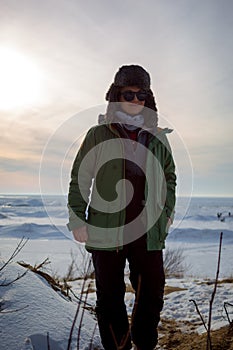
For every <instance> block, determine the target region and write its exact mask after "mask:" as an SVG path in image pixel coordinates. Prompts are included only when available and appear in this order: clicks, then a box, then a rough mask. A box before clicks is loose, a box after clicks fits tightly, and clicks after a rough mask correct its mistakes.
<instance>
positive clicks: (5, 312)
mask: <svg viewBox="0 0 233 350" xmlns="http://www.w3.org/2000/svg"><path fill="white" fill-rule="evenodd" d="M27 307H29V305H26V306H24V307H21V308H20V309H15V310H9V311H4V310H5V309H2V310H0V313H1V314H12V313H13V312H18V311H22V310H24V309H26V308H27Z"/></svg>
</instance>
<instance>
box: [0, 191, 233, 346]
mask: <svg viewBox="0 0 233 350" xmlns="http://www.w3.org/2000/svg"><path fill="white" fill-rule="evenodd" d="M50 204H51V207H50V208H49V213H50V215H49V216H50V218H48V214H47V212H48V211H47V212H46V211H45V209H44V206H43V203H42V202H41V200H40V198H39V197H32V196H25V197H19V196H11V197H10V196H8V197H7V196H2V198H0V208H1V210H0V242H1V245H0V254H1V255H0V260H7V258H8V257H9V256H10V255H11V253H12V252H13V250H14V248H15V247H16V246H17V243H18V242H19V239H20V237H22V236H26V237H29V238H30V239H29V241H28V242H27V244H26V245H25V246H24V248H23V249H22V251H21V252H20V253H19V254H18V255H17V257H16V258H15V259H14V261H15V262H14V263H12V264H11V265H8V266H7V267H6V268H5V269H4V270H3V271H2V272H0V284H1V283H4V284H5V283H7V282H8V281H11V280H12V279H14V278H15V277H17V275H18V274H21V273H23V272H24V271H25V269H24V268H22V267H21V266H19V265H17V264H16V261H17V260H24V261H25V262H27V263H30V264H31V265H34V264H36V263H41V262H42V261H44V260H45V259H46V258H47V257H48V258H49V259H50V261H51V264H50V265H49V267H48V272H49V273H51V274H57V275H59V276H64V275H65V274H66V272H67V270H68V267H69V265H70V263H71V260H72V257H71V252H72V254H73V256H75V257H77V265H82V259H83V257H82V255H81V254H80V246H79V245H78V244H77V243H75V242H73V241H72V240H70V239H68V238H67V237H65V236H68V235H69V233H68V232H66V231H65V230H66V228H65V223H66V221H67V218H66V209H65V208H64V206H63V203H62V201H59V200H57V199H56V198H55V199H54V198H51V202H50ZM178 204H179V203H178ZM220 212H221V213H222V216H221V218H222V219H224V220H222V221H221V219H218V218H217V213H220ZM231 212H232V213H233V200H232V199H230V198H225V199H215V200H213V199H203V198H201V199H194V200H193V201H192V202H191V205H190V209H189V211H188V212H187V213H186V215H185V217H184V208H182V206H181V207H179V206H178V208H177V214H176V222H175V224H174V229H173V230H172V231H171V232H170V234H169V237H168V240H167V246H168V247H169V248H177V247H179V248H180V247H182V248H183V253H184V257H185V263H186V264H187V266H188V267H189V268H188V269H187V271H186V273H185V276H184V278H182V279H174V278H172V279H167V282H166V284H167V285H169V286H174V287H178V288H180V290H179V291H175V292H173V293H170V294H167V295H166V296H165V305H164V309H163V312H162V320H166V319H175V320H177V321H179V320H180V321H188V322H191V323H192V327H194V328H195V329H196V330H197V331H198V332H203V331H204V327H203V325H202V323H201V321H200V317H199V316H198V314H197V312H196V310H195V306H194V304H193V302H190V300H191V299H194V300H195V301H196V302H197V304H198V306H199V309H200V312H201V314H202V315H203V317H204V319H205V320H207V318H208V310H209V301H210V298H211V294H212V291H213V284H210V283H206V282H207V280H206V279H208V282H209V281H210V280H213V279H214V277H215V274H216V267H217V258H218V244H219V234H220V232H221V231H222V232H223V246H222V258H221V268H220V278H224V277H229V276H231V277H232V266H233V254H232V251H233V217H232V216H231V215H229V213H231ZM49 220H52V222H50V221H49ZM64 232H65V235H64ZM126 280H127V278H126ZM80 285H81V282H80V281H79V282H78V281H76V282H73V283H72V289H73V290H74V292H75V293H76V294H78V295H79V293H80V288H81V287H80ZM87 301H88V303H90V304H91V305H93V306H94V304H95V292H94V291H93V292H91V293H90V294H89V295H88V300H87ZM133 302H134V295H133V294H132V293H127V294H126V304H127V310H128V312H129V314H131V312H132V307H133ZM224 302H229V303H231V304H232V303H233V284H232V283H224V284H219V285H218V288H217V293H216V297H215V302H214V305H213V316H212V328H213V329H214V328H219V327H220V326H222V325H226V324H227V317H226V314H225V311H224V308H223V304H224ZM0 307H1V309H0V311H1V312H0V339H1V341H0V350H21V349H23V350H26V349H28V350H29V349H30V344H29V343H30V342H31V343H32V344H33V347H34V350H44V349H47V348H48V347H47V333H48V332H49V342H50V349H52V350H63V349H67V345H68V339H69V333H70V329H71V325H72V322H73V319H74V315H75V312H76V309H77V300H76V299H75V298H74V297H73V298H72V300H68V299H67V298H65V297H63V296H61V295H60V294H59V293H57V292H55V291H54V290H53V289H52V288H51V287H50V286H49V285H48V284H47V282H45V281H44V280H43V279H42V277H39V276H38V275H35V274H34V273H33V272H30V271H29V272H27V274H26V275H25V276H24V277H22V278H21V279H19V280H18V281H16V282H14V283H13V284H10V285H9V286H6V287H4V286H0ZM232 311H233V310H232V309H230V308H229V314H230V317H231V318H233V313H232ZM81 313H82V308H81V311H80V312H79V316H78V320H77V322H76V326H75V330H74V336H73V343H72V350H74V349H75V350H76V349H77V334H78V325H79V323H80V317H81ZM95 325H96V320H95V318H94V315H93V314H91V313H90V312H89V311H88V310H86V309H85V312H84V318H83V324H82V327H81V336H80V344H79V349H81V350H84V349H89V343H90V339H91V338H92V334H93V331H94V329H95ZM27 338H28V339H27ZM93 345H95V347H96V348H99V349H101V345H100V340H99V336H98V328H97V329H96V330H95V336H94V340H93Z"/></svg>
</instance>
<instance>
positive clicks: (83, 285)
mask: <svg viewBox="0 0 233 350" xmlns="http://www.w3.org/2000/svg"><path fill="white" fill-rule="evenodd" d="M90 266H91V259H89V262H88V267H87V269H86V271H87V273H86V275H85V277H84V279H83V284H82V289H81V296H82V295H83V292H84V287H85V283H86V280H87V276H88V272H89V270H90ZM81 302H82V299H80V300H79V302H78V307H77V310H76V313H75V316H74V320H73V323H72V326H71V329H70V335H69V340H68V345H67V350H70V346H71V341H72V336H73V332H74V326H75V323H76V321H77V318H78V314H79V310H80V306H81Z"/></svg>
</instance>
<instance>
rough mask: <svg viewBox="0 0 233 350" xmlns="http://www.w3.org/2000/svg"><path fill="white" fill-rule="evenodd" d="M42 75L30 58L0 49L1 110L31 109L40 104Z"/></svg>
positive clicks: (6, 49)
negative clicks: (37, 103) (35, 104)
mask: <svg viewBox="0 0 233 350" xmlns="http://www.w3.org/2000/svg"><path fill="white" fill-rule="evenodd" d="M41 85H42V74H41V72H40V70H39V68H38V67H37V66H36V65H35V64H34V63H33V61H31V60H30V58H29V57H27V56H24V55H23V54H21V53H19V52H17V51H14V50H12V49H8V48H0V110H10V109H15V108H18V107H29V106H32V105H33V104H34V103H36V102H38V99H39V97H40V94H41V90H42V86H41Z"/></svg>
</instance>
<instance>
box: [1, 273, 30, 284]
mask: <svg viewBox="0 0 233 350" xmlns="http://www.w3.org/2000/svg"><path fill="white" fill-rule="evenodd" d="M26 273H28V270H27V271H25V272H24V273H22V275H19V274H18V277H16V278H15V279H14V280H12V281H10V282H7V283H4V282H3V283H2V284H0V287H8V286H10V285H11V284H12V283H14V282H16V281H18V280H19V279H20V278H22V277H24V276H25V275H26Z"/></svg>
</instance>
